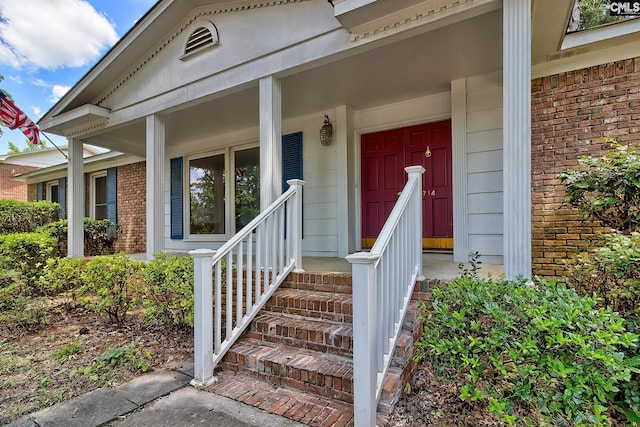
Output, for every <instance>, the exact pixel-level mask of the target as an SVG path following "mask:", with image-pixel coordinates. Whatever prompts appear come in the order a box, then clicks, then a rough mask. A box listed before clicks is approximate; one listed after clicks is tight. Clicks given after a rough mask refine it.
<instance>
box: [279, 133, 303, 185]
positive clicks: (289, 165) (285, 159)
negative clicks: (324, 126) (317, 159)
mask: <svg viewBox="0 0 640 427" xmlns="http://www.w3.org/2000/svg"><path fill="white" fill-rule="evenodd" d="M289 179H302V132H296V133H290V134H288V135H283V136H282V192H283V193H284V192H285V191H287V190H288V189H289V184H287V180H289Z"/></svg>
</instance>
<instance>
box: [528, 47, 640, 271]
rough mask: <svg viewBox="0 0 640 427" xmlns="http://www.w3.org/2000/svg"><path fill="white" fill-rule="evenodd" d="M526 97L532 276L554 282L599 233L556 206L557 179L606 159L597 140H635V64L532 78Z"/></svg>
mask: <svg viewBox="0 0 640 427" xmlns="http://www.w3.org/2000/svg"><path fill="white" fill-rule="evenodd" d="M531 97H532V108H531V116H532V124H531V145H532V158H531V161H532V165H531V166H532V220H533V223H532V233H533V235H532V238H533V242H532V243H533V244H532V246H533V247H532V258H533V260H532V263H533V265H532V266H533V274H537V275H542V276H556V277H561V276H562V274H563V272H564V267H563V265H564V261H565V260H566V259H568V258H573V257H575V254H576V253H577V252H579V251H581V250H583V249H584V248H585V247H586V246H587V245H588V244H589V241H590V240H591V239H593V237H594V235H595V233H598V232H602V231H606V230H605V229H604V228H603V227H600V226H599V225H598V224H597V223H592V222H588V221H585V220H583V217H582V215H581V214H580V213H579V212H578V211H577V210H575V209H572V208H569V207H568V206H566V205H564V204H563V198H564V187H563V185H562V184H561V182H560V180H559V179H558V175H559V174H560V173H561V172H562V171H564V170H565V169H567V168H571V167H573V166H576V165H577V160H578V157H580V156H583V155H590V156H601V155H602V154H604V153H606V152H607V151H608V150H609V149H610V144H609V143H607V142H606V141H605V140H604V138H608V137H614V138H616V139H617V141H618V142H621V143H627V142H638V141H639V140H640V134H639V133H640V123H639V122H638V119H640V58H635V59H630V60H624V61H618V62H614V63H609V64H604V65H600V66H596V67H590V68H585V69H581V70H576V71H571V72H566V73H561V74H556V75H552V76H547V77H544V78H539V79H535V80H533V81H532V82H531Z"/></svg>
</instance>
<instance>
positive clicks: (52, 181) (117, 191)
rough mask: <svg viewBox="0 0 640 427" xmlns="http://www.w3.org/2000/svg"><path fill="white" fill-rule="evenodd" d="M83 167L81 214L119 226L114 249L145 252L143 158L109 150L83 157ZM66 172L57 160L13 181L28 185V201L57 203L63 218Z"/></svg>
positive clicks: (65, 199)
mask: <svg viewBox="0 0 640 427" xmlns="http://www.w3.org/2000/svg"><path fill="white" fill-rule="evenodd" d="M83 170H84V177H83V182H84V184H83V189H84V190H83V194H82V199H83V210H82V215H83V216H84V217H89V218H94V219H108V220H110V221H112V222H114V223H117V224H118V225H119V230H120V233H119V237H118V240H117V241H116V250H117V251H124V252H126V253H131V254H133V253H143V252H145V244H146V239H145V236H146V225H145V224H146V222H145V197H146V193H145V161H144V158H142V157H139V156H135V155H132V154H124V153H118V152H113V151H108V152H95V153H93V155H92V156H90V157H85V158H84V167H83ZM67 174H68V168H67V163H58V164H55V165H52V166H48V167H44V168H41V169H36V170H33V171H30V172H26V173H23V174H20V175H18V176H16V177H14V178H13V181H15V182H20V183H22V185H23V186H25V187H26V188H28V192H29V200H30V201H35V200H50V201H54V202H58V203H60V205H61V206H62V215H63V217H66V207H67V198H68V194H67Z"/></svg>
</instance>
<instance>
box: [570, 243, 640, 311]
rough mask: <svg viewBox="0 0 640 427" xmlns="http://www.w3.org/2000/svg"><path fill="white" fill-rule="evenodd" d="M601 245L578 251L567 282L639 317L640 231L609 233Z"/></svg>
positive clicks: (613, 307) (586, 293)
mask: <svg viewBox="0 0 640 427" xmlns="http://www.w3.org/2000/svg"><path fill="white" fill-rule="evenodd" d="M601 244H602V246H600V247H596V248H594V249H592V250H591V251H590V252H583V253H580V254H578V256H577V257H576V260H575V262H574V263H572V264H569V265H568V269H567V284H568V285H570V286H571V287H572V288H574V289H575V290H576V292H578V294H580V295H585V296H592V295H594V294H595V295H597V297H598V299H599V300H600V301H601V302H602V305H603V306H604V307H608V308H611V309H612V310H615V311H617V312H619V313H623V315H624V316H629V315H634V316H636V315H637V314H638V310H640V233H632V234H631V235H628V236H625V235H623V234H621V233H611V234H605V235H603V236H602V243H601Z"/></svg>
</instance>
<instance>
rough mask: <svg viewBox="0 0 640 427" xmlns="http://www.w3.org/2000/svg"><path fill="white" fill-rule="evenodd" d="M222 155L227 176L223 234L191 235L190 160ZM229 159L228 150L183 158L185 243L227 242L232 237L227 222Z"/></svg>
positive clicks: (228, 210) (228, 222)
mask: <svg viewBox="0 0 640 427" xmlns="http://www.w3.org/2000/svg"><path fill="white" fill-rule="evenodd" d="M220 154H222V155H224V168H225V172H227V176H226V177H225V180H224V181H225V182H224V194H225V201H224V231H225V232H224V233H223V234H191V177H190V176H189V173H190V171H191V166H190V164H191V160H196V159H201V158H203V157H210V156H217V155H220ZM229 157H230V149H229V148H228V147H227V148H224V149H222V150H213V151H206V152H202V153H198V154H192V155H190V156H188V157H185V164H184V167H183V168H182V170H183V176H182V183H183V188H182V192H183V193H182V194H184V195H185V197H183V198H182V199H183V200H182V203H183V207H182V212H183V214H182V215H183V221H184V229H185V230H184V231H185V239H184V240H185V241H214V242H216V241H227V240H229V237H231V236H232V234H231V233H230V228H229V227H230V221H229V215H230V213H231V208H230V206H229V203H228V200H229V197H228V195H229V194H231V193H230V187H229V176H228V175H229V174H228V171H229V170H231V169H230V164H229Z"/></svg>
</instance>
